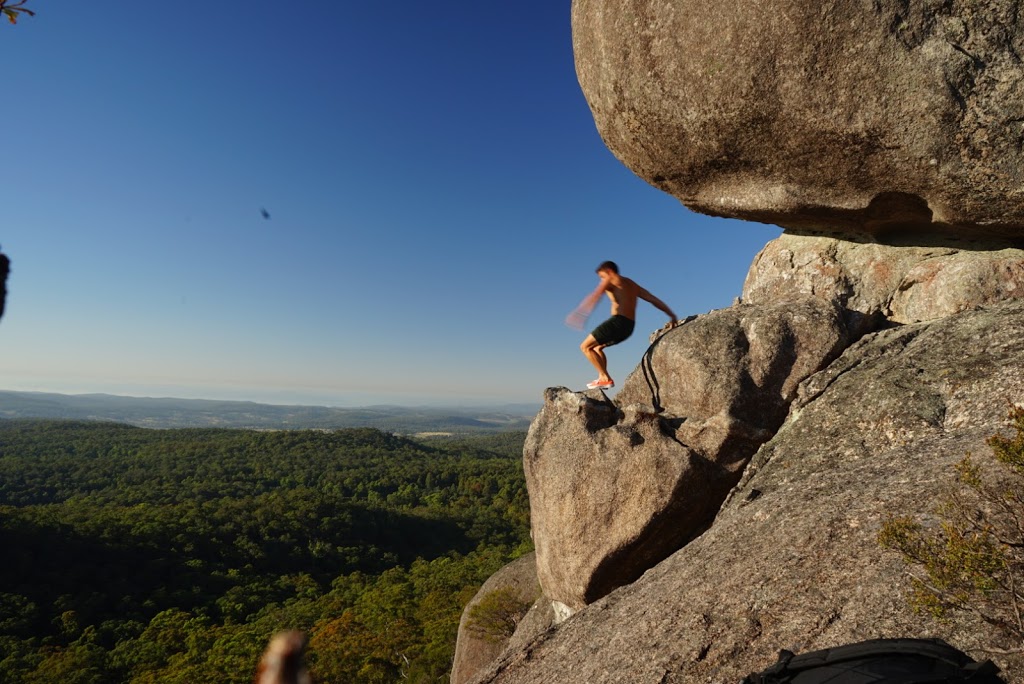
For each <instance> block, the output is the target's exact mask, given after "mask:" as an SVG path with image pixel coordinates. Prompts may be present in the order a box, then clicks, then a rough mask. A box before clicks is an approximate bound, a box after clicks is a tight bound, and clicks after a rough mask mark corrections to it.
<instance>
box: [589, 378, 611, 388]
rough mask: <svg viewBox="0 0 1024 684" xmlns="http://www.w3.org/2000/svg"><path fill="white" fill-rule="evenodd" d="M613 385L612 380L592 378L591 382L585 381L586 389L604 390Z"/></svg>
mask: <svg viewBox="0 0 1024 684" xmlns="http://www.w3.org/2000/svg"><path fill="white" fill-rule="evenodd" d="M612 387H615V381H614V380H594V381H593V382H588V383H587V389H600V390H606V389H611V388H612Z"/></svg>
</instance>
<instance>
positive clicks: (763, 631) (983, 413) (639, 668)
mask: <svg viewBox="0 0 1024 684" xmlns="http://www.w3.org/2000/svg"><path fill="white" fill-rule="evenodd" d="M797 395H798V396H797V398H796V399H795V401H794V402H793V404H792V407H791V410H790V413H789V416H788V418H787V420H786V422H785V424H784V425H783V426H782V428H781V429H780V430H779V431H778V432H777V434H775V436H774V437H773V438H772V439H771V440H770V441H769V442H768V443H766V444H765V445H764V446H763V447H762V448H761V449H760V450H759V451H758V453H757V455H756V456H755V457H754V459H753V460H752V461H751V463H750V465H749V466H748V468H747V470H746V472H745V474H744V476H743V479H742V481H741V482H740V483H739V485H738V486H737V488H736V489H735V490H733V493H732V495H731V496H730V497H729V498H728V500H727V501H726V503H725V504H724V505H723V507H722V509H721V511H719V513H718V515H717V517H716V518H715V521H714V523H713V524H712V525H711V527H710V528H709V529H708V530H707V531H706V532H704V534H702V535H701V536H700V537H699V538H697V539H695V540H694V541H692V542H691V543H689V544H687V545H686V546H685V547H683V548H682V549H680V550H679V551H677V552H676V553H674V554H673V555H672V556H670V557H669V558H668V559H666V560H665V561H663V562H662V563H660V564H658V565H657V566H656V567H654V568H652V569H651V570H649V571H648V572H647V573H646V574H644V575H643V576H642V577H641V578H639V579H638V580H637V581H635V582H634V583H632V584H630V585H629V586H625V587H622V588H620V589H619V590H617V591H614V592H612V593H611V594H610V595H608V596H606V597H605V598H603V599H601V600H599V601H597V602H596V603H594V604H592V605H590V606H587V608H586V609H585V610H582V611H580V612H578V613H577V614H575V615H573V616H572V617H571V618H570V619H569V620H567V621H566V622H565V623H563V624H561V625H560V626H558V627H557V628H555V629H554V630H551V631H549V632H547V633H545V634H544V635H542V636H541V637H540V638H538V639H537V640H535V641H534V642H533V643H531V644H530V645H528V646H526V647H524V648H522V649H520V650H518V651H516V652H510V653H507V654H506V655H505V656H504V657H503V658H501V659H500V660H499V661H497V662H496V663H495V664H494V665H493V666H492V667H491V668H489V669H488V670H487V671H486V672H485V673H483V674H482V675H481V677H480V678H479V679H478V680H477V681H478V682H488V683H494V684H497V683H503V684H548V683H549V682H554V681H559V682H580V683H583V682H586V683H587V684H597V683H601V682H608V683H612V682H624V681H629V682H662V683H665V684H671V683H676V682H678V683H683V682H687V683H689V682H725V681H739V680H740V679H741V678H742V677H743V676H744V675H746V674H747V673H749V672H752V671H757V670H761V669H763V668H765V667H767V666H768V665H770V664H772V663H774V662H775V660H776V657H777V654H778V650H779V649H782V648H786V649H790V650H794V651H806V650H812V649H816V648H825V647H830V646H836V645H840V644H844V643H851V642H855V641H860V640H863V639H868V638H877V637H940V638H943V639H945V640H947V641H949V642H950V643H952V644H953V645H955V646H957V647H958V648H961V649H964V650H966V651H968V652H972V650H973V649H976V648H978V647H979V646H980V645H982V644H988V645H990V646H993V647H995V648H1002V649H1007V650H1011V651H1012V650H1014V649H1019V644H1009V643H1006V642H1005V638H1004V637H1001V636H1000V635H999V634H998V633H997V632H996V631H995V629H994V628H993V627H991V626H990V625H987V624H985V623H984V622H982V621H980V620H979V619H977V618H975V617H973V616H972V615H970V614H967V613H962V614H956V615H955V616H954V618H953V619H952V620H951V621H950V622H942V623H940V622H936V621H933V620H932V619H930V618H929V617H927V616H925V615H921V614H917V613H914V612H913V611H912V610H911V609H910V607H909V605H908V603H907V600H906V598H907V594H908V593H909V591H910V582H909V578H908V575H907V567H906V565H905V564H904V562H903V560H902V559H901V558H900V556H899V555H898V554H897V553H895V552H892V551H888V550H885V549H883V548H882V547H881V546H879V544H878V542H877V534H878V531H879V529H880V526H881V524H882V522H883V521H884V520H885V518H886V516H888V515H908V516H912V517H915V518H918V519H923V520H928V519H929V518H930V517H931V516H934V514H935V505H936V502H937V500H938V498H939V497H940V495H941V493H942V492H943V491H944V489H945V488H946V487H947V486H948V485H949V483H950V482H951V481H952V478H953V467H952V466H953V464H954V463H956V462H957V461H958V460H960V459H961V458H962V457H963V456H964V454H965V453H966V452H971V453H972V455H973V457H974V459H975V461H976V462H977V463H979V464H981V465H982V466H989V465H992V464H993V458H992V456H991V452H990V451H989V449H988V448H987V447H986V445H985V439H986V437H988V436H989V435H991V434H993V433H995V432H997V431H1005V430H1006V428H1007V423H1006V413H1007V408H1008V405H1007V401H1008V400H1017V401H1020V400H1021V398H1022V397H1024V303H1021V302H1015V303H1009V304H1004V305H1001V306H998V307H993V308H990V309H985V310H977V311H965V312H962V313H959V314H954V315H952V316H948V317H946V318H943V319H940V320H937V321H934V322H931V323H919V324H913V325H906V326H902V327H898V328H893V329H888V330H883V331H880V332H875V333H871V334H869V335H867V336H865V337H864V338H862V339H861V340H860V341H858V342H856V343H854V344H853V345H852V346H850V347H849V348H848V349H847V350H846V351H845V352H844V353H843V354H842V355H841V356H840V357H839V358H838V359H836V360H835V361H834V362H832V363H831V364H830V365H829V366H828V368H826V369H825V370H824V371H822V372H820V373H817V374H815V375H812V376H811V377H810V378H808V379H807V380H805V381H804V382H803V383H802V384H800V386H799V389H798V391H797ZM993 467H995V466H993ZM972 654H973V655H976V656H978V655H981V656H982V657H992V658H993V659H994V660H996V662H997V664H998V665H1000V667H1002V668H1003V670H1004V671H1005V672H1006V673H1007V675H1008V681H1024V678H1022V677H1021V673H1022V672H1024V655H1022V654H1020V653H1019V652H1018V653H1016V654H1010V655H991V656H990V655H988V654H982V653H979V652H978V651H973V652H972Z"/></svg>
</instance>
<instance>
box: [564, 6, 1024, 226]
mask: <svg viewBox="0 0 1024 684" xmlns="http://www.w3.org/2000/svg"><path fill="white" fill-rule="evenodd" d="M1022 21H1024V19H1022V17H1021V14H1020V13H1019V11H1018V3H1017V0H987V1H986V2H960V1H952V0H949V1H942V0H873V1H871V2H868V1H867V0H822V1H821V2H806V1H805V0H766V1H764V2H746V1H744V0H722V1H720V2H713V3H708V2H703V1H698V0H632V1H631V2H621V1H619V0H573V4H572V23H573V47H574V51H575V56H576V71H577V74H578V77H579V81H580V84H581V86H582V88H583V92H584V94H585V95H586V98H587V101H588V102H589V104H590V107H591V110H592V112H593V116H594V120H595V122H596V123H597V127H598V130H599V132H600V133H601V136H602V137H603V138H604V141H605V143H606V144H607V145H608V147H609V149H610V150H611V151H612V152H613V153H614V154H615V155H616V156H617V157H618V158H619V159H620V160H622V162H623V163H625V164H626V165H627V166H628V167H630V168H631V169H632V170H633V171H634V172H636V173H637V174H638V175H639V176H640V177H641V178H643V179H645V180H646V181H648V182H649V183H652V184H653V185H655V186H657V187H659V188H661V189H663V190H665V191H666V192H669V193H671V194H673V195H675V196H676V197H678V198H679V199H680V200H682V202H683V203H684V204H686V205H687V206H688V207H690V208H692V209H694V210H696V211H701V212H704V213H708V214H712V215H718V216H730V217H738V218H745V219H751V220H755V221H762V222H770V223H777V224H779V225H782V226H785V227H788V228H796V229H813V230H823V231H826V232H832V233H837V234H838V233H842V234H847V235H853V234H863V233H870V234H874V235H880V236H885V235H890V234H893V233H905V232H910V233H916V232H918V231H921V230H924V231H926V232H927V233H929V234H934V233H936V232H939V231H945V232H948V233H949V234H951V235H954V236H957V237H960V238H973V237H976V236H978V235H1002V236H1015V237H1020V236H1021V235H1022V234H1024V201H1022V199H1024V145H1022V140H1024V62H1022V60H1021V58H1020V55H1021V54H1024V30H1022V26H1021V22H1022Z"/></svg>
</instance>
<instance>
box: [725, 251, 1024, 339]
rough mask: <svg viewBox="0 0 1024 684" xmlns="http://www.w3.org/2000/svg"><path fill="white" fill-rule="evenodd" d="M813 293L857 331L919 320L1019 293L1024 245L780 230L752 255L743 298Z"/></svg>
mask: <svg viewBox="0 0 1024 684" xmlns="http://www.w3.org/2000/svg"><path fill="white" fill-rule="evenodd" d="M805 297H817V298H820V299H823V300H825V301H827V302H834V303H835V304H837V305H838V306H840V307H843V308H844V309H845V318H846V322H847V325H848V326H849V327H850V328H851V329H852V330H853V331H854V332H855V333H857V334H860V333H864V332H867V331H869V330H872V329H874V328H876V327H877V326H878V323H879V322H880V321H882V320H888V321H891V322H895V323H918V322H921V321H928V320H935V319H938V318H943V317H945V316H949V315H951V314H955V313H959V312H961V311H965V310H968V309H973V308H978V307H982V306H992V305H993V304H998V303H1000V302H1005V301H1012V300H1016V299H1022V298H1024V250H1022V249H1015V248H1009V247H1005V246H1001V245H997V244H996V245H992V246H991V247H990V248H989V249H973V250H965V249H960V248H956V247H952V246H949V245H945V246H943V245H933V246H897V245H883V244H878V243H875V242H871V241H861V242H850V241H845V240H837V239H835V238H830V237H821V236H810V235H791V234H785V235H783V236H781V237H779V238H777V239H775V240H772V241H771V242H769V243H768V244H767V245H766V246H765V248H764V249H762V250H761V252H760V253H759V254H758V255H757V257H756V258H755V259H754V262H753V264H751V266H750V271H749V272H748V273H747V279H746V282H745V283H744V285H743V301H744V302H747V303H751V304H760V303H772V302H773V303H779V302H784V301H787V300H790V299H795V300H801V299H803V298H805Z"/></svg>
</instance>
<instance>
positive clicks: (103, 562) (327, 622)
mask: <svg viewBox="0 0 1024 684" xmlns="http://www.w3.org/2000/svg"><path fill="white" fill-rule="evenodd" d="M524 437H525V435H524V433H522V432H514V433H512V432H510V433H501V434H496V435H487V436H471V437H462V438H450V439H446V440H438V439H430V440H414V439H408V438H404V437H399V436H395V435H392V434H388V433H384V432H380V431H377V430H373V429H369V428H355V429H345V430H337V431H330V432H329V431H315V430H304V431H251V430H226V429H173V430H153V429H145V428H137V427H130V426H126V425H119V424H111V423H94V422H92V423H91V422H68V421H40V420H0V548H2V549H3V552H2V554H0V682H26V683H40V684H42V683H53V684H57V683H60V684H79V683H80V684H98V683H107V682H133V683H139V684H141V683H153V684H156V683H161V684H162V683H179V682H180V683H181V684H194V683H197V682H250V681H252V676H253V672H254V670H255V667H256V663H257V660H258V658H259V654H260V652H261V651H262V649H263V648H264V647H265V645H266V643H267V641H268V640H269V638H270V636H271V635H272V634H273V633H275V632H277V631H279V630H282V629H301V630H303V631H305V632H306V633H307V635H308V637H309V645H308V649H307V659H308V664H309V666H310V669H311V671H312V674H313V676H314V678H315V680H316V681H317V682H318V683H320V684H326V683H328V682H337V683H343V682H368V683H370V682H398V681H401V682H437V681H447V677H448V671H449V667H450V663H451V657H452V654H453V652H454V647H455V636H456V629H457V626H458V620H459V616H460V614H461V612H462V608H463V606H464V605H465V604H466V603H467V602H468V601H469V599H470V598H471V597H472V596H473V594H474V593H475V591H476V589H477V588H478V587H479V586H480V584H481V583H482V582H483V581H484V580H485V579H486V578H487V577H488V576H490V575H491V574H492V573H494V572H495V571H496V570H497V569H498V568H500V567H501V566H502V565H504V564H505V563H507V562H508V561H510V560H511V559H513V558H515V557H517V556H519V555H521V554H523V553H525V552H527V551H528V550H529V549H530V546H529V510H528V502H527V496H526V487H525V482H524V479H523V473H522V462H521V454H522V445H523V440H524Z"/></svg>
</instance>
